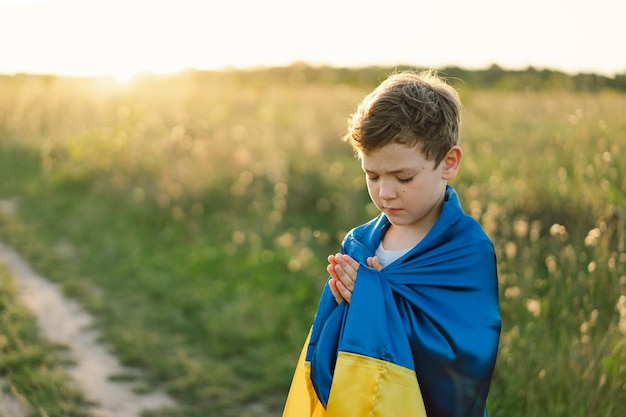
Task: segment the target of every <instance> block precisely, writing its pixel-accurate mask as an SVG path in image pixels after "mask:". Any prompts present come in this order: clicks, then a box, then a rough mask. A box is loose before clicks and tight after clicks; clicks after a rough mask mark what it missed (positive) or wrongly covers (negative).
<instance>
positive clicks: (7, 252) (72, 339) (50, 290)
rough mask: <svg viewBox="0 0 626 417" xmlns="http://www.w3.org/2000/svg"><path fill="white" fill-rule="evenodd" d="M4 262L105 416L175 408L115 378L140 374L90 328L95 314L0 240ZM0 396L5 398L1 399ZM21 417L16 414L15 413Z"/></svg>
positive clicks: (133, 415)
mask: <svg viewBox="0 0 626 417" xmlns="http://www.w3.org/2000/svg"><path fill="white" fill-rule="evenodd" d="M0 262H2V263H4V264H6V265H7V266H8V268H9V270H10V271H11V273H12V274H13V277H14V279H15V281H16V285H17V286H18V289H19V294H20V298H21V301H22V302H23V303H24V304H25V305H26V306H27V307H28V308H29V309H30V310H31V311H32V312H33V314H34V315H35V316H36V318H37V322H38V324H39V327H40V329H41V332H42V334H43V335H44V336H45V337H46V338H48V339H49V340H51V341H54V342H58V343H61V344H64V345H67V346H68V348H69V352H70V357H71V359H72V360H73V361H75V363H76V365H75V366H72V367H70V368H69V369H68V372H69V374H70V375H71V376H72V378H74V380H75V381H76V383H77V386H79V387H81V388H82V390H83V392H84V394H85V396H86V397H87V398H88V399H89V400H90V401H93V402H94V403H95V404H96V405H95V406H94V407H93V410H92V411H93V413H94V414H95V415H97V416H101V417H139V415H140V413H141V410H144V409H157V408H162V407H168V406H173V405H174V401H173V400H172V399H171V398H170V397H168V396H167V395H166V394H165V393H163V392H155V393H149V394H136V393H135V392H134V391H133V389H134V388H135V386H134V384H133V383H132V382H117V381H116V382H113V381H111V380H110V379H109V378H110V376H111V375H120V374H131V375H132V374H136V373H137V371H136V370H132V369H127V368H124V367H122V366H121V365H120V363H119V362H118V360H117V359H116V358H115V357H114V356H112V355H111V354H110V353H109V352H108V351H107V350H106V349H105V347H104V346H102V345H101V344H99V343H98V342H97V339H98V335H97V333H96V332H95V331H94V330H93V329H91V327H92V326H91V325H92V323H93V318H92V317H91V316H90V315H89V314H87V313H86V312H85V311H84V310H83V309H82V308H81V306H80V305H79V304H78V303H77V302H75V301H73V300H70V299H67V298H65V297H64V296H63V294H62V292H61V291H60V289H59V287H58V286H57V285H55V284H53V283H51V282H50V281H48V280H47V279H45V278H44V277H42V276H41V275H39V274H37V273H36V272H35V271H33V269H32V268H31V267H30V266H29V265H28V263H27V262H26V261H25V260H24V259H22V258H21V257H20V256H19V254H18V253H17V252H15V251H14V250H13V249H11V248H10V247H8V246H7V245H5V244H3V243H2V242H0ZM0 399H1V398H0ZM3 402H4V401H3ZM15 417H18V416H15Z"/></svg>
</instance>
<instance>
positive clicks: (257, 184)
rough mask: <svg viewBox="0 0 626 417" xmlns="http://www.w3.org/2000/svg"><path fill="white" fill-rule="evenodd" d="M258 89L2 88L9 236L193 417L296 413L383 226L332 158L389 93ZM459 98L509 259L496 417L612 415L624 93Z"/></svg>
mask: <svg viewBox="0 0 626 417" xmlns="http://www.w3.org/2000/svg"><path fill="white" fill-rule="evenodd" d="M258 77H259V78H255V77H254V74H248V76H247V78H246V79H241V78H238V77H236V76H235V75H233V74H211V73H207V74H202V73H186V74H181V75H179V76H177V77H171V78H168V79H159V78H151V79H144V80H140V81H139V82H136V83H135V84H130V85H126V86H120V85H115V84H105V83H106V82H105V81H101V80H76V79H63V78H46V77H32V78H26V79H21V78H19V77H13V78H5V79H2V80H0V83H1V84H2V89H3V96H2V98H0V178H2V179H3V181H2V182H0V198H2V199H5V200H7V199H11V201H14V202H15V203H16V205H17V210H16V211H15V212H14V213H12V214H10V213H5V214H3V215H1V216H0V236H1V237H2V239H4V240H6V241H8V242H10V243H11V244H12V245H13V246H15V247H16V248H18V249H19V250H20V252H21V253H22V254H23V255H24V256H26V257H27V258H28V259H29V260H30V261H31V262H32V263H33V264H34V265H35V266H36V267H37V268H38V269H39V270H40V271H42V272H43V273H45V274H46V275H47V276H49V277H50V278H51V279H53V280H55V281H57V282H60V283H61V284H62V285H63V287H64V289H65V291H66V293H67V294H69V295H70V296H73V297H76V298H78V299H80V300H81V302H82V303H83V305H85V306H86V308H87V309H88V310H90V312H92V313H93V314H95V316H96V317H97V318H98V325H99V327H100V329H101V330H102V334H103V337H104V338H105V339H106V340H107V342H109V343H110V344H111V345H112V346H113V347H114V349H115V352H116V353H117V354H118V355H119V357H120V358H121V359H122V361H123V362H124V363H125V364H128V365H133V366H139V367H141V368H142V369H144V370H145V371H146V375H147V379H148V381H146V382H147V384H148V385H150V384H155V385H156V384H164V385H165V386H166V388H167V390H168V392H169V393H170V394H172V395H173V396H175V397H176V398H177V399H178V400H179V402H180V404H181V407H180V410H179V414H177V415H180V416H212V415H215V416H226V417H228V416H257V415H259V416H260V415H263V414H265V415H280V411H281V407H282V401H283V399H284V396H285V394H286V391H287V389H288V386H289V383H290V381H291V376H292V372H293V367H294V365H295V360H296V358H297V354H298V353H299V349H300V347H301V344H302V342H303V339H304V337H305V335H306V332H307V330H308V326H310V324H311V321H312V315H313V314H314V311H315V308H316V303H317V299H318V296H319V292H320V290H321V288H322V286H323V284H324V281H325V279H326V276H325V272H324V271H325V262H324V259H325V257H326V255H327V254H328V253H331V252H334V251H336V250H337V248H338V242H339V240H340V239H341V237H342V236H343V234H344V233H345V231H346V230H347V229H349V228H351V227H352V226H354V225H356V224H359V223H361V222H363V221H365V220H367V219H368V218H369V217H371V216H372V215H373V214H374V211H373V210H372V206H371V204H369V201H368V197H367V194H366V192H365V188H364V184H363V179H362V174H361V173H360V172H359V171H360V170H359V166H358V162H357V161H355V160H354V158H353V156H352V152H351V150H350V149H349V147H348V146H347V145H345V144H343V143H341V142H340V141H339V140H338V137H339V136H340V135H341V133H342V132H343V129H344V127H345V120H346V118H347V116H348V114H349V113H350V112H351V111H353V109H354V106H355V105H356V103H357V102H358V100H360V98H361V97H362V96H363V95H364V94H365V92H366V91H367V90H368V89H369V88H371V87H372V86H373V84H372V85H370V84H367V85H366V84H362V85H352V86H347V85H340V84H322V83H320V84H307V83H306V82H304V83H303V82H298V83H293V82H290V81H289V80H290V79H291V80H293V79H296V78H297V77H291V78H289V77H286V81H285V82H277V81H273V82H271V83H266V82H263V79H262V78H260V77H261V75H259V76H258ZM370 81H371V82H372V83H374V82H376V79H372V80H370ZM460 91H461V95H462V99H463V101H464V104H465V108H466V112H465V114H464V126H463V133H462V135H463V140H462V141H463V143H462V145H463V148H464V150H465V157H464V158H465V159H464V161H463V166H462V170H461V174H460V177H459V178H458V179H456V180H455V181H454V182H453V185H454V186H455V187H456V188H457V190H458V191H459V194H460V196H461V198H462V202H463V205H464V207H465V208H466V210H467V211H468V212H469V213H471V214H472V215H473V216H474V217H475V218H477V219H478V220H479V221H480V222H481V224H482V225H483V227H484V228H485V229H486V230H487V232H488V233H489V234H490V236H491V237H492V239H493V241H494V244H495V246H496V250H497V252H498V257H499V272H500V291H501V299H502V316H503V335H502V343H501V346H500V353H499V361H498V365H497V369H496V375H495V378H494V382H493V386H492V391H491V394H490V398H489V411H490V415H492V416H534V415H537V416H539V415H546V414H549V415H554V416H565V415H567V416H583V415H584V416H598V417H599V416H603V417H606V416H618V415H620V414H619V413H620V410H619V408H618V407H617V404H622V403H626V366H625V365H624V363H626V346H625V342H624V340H625V338H626V334H625V332H626V330H624V328H623V327H624V326H623V325H622V327H620V323H622V322H626V311H624V309H626V307H624V309H622V310H620V309H619V308H618V302H619V300H620V297H622V296H624V295H625V294H626V290H625V288H626V250H625V248H624V246H625V244H626V238H625V222H626V214H625V212H624V208H625V207H626V203H625V201H624V195H626V178H625V174H626V161H625V160H624V159H623V158H620V157H619V155H620V152H622V153H623V151H624V148H625V147H626V136H625V133H624V132H626V121H624V119H623V109H624V108H626V96H624V95H622V94H617V93H613V92H610V91H604V92H599V93H593V94H592V93H572V92H567V91H543V92H533V91H532V90H527V91H524V92H502V91H495V90H469V89H464V88H463V87H462V86H461V87H460ZM27 110H28V111H27ZM5 373H6V372H4V371H3V372H1V373H0V374H5ZM259 404H262V405H263V407H261V409H263V410H265V411H264V412H261V411H259V409H260V408H259Z"/></svg>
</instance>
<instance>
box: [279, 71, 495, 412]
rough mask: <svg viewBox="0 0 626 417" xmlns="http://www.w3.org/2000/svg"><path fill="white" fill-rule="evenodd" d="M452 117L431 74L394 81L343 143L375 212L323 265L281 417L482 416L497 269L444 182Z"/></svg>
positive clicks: (452, 140) (453, 98)
mask: <svg viewBox="0 0 626 417" xmlns="http://www.w3.org/2000/svg"><path fill="white" fill-rule="evenodd" d="M460 112H461V103H460V99H459V97H458V94H457V93H456V91H455V90H454V89H453V88H452V87H450V86H449V85H448V84H446V83H445V82H444V81H443V80H442V79H440V78H439V77H438V76H437V75H436V74H434V73H433V72H423V73H420V74H417V73H413V72H403V73H398V74H394V75H392V76H390V77H389V78H388V79H387V80H385V81H384V82H383V83H382V84H381V85H380V86H379V87H378V88H376V89H375V90H374V91H373V92H372V93H370V94H369V95H368V96H367V97H365V99H364V100H363V101H362V102H361V104H360V105H359V107H358V109H357V111H356V113H355V114H354V115H353V117H352V119H351V122H350V124H349V130H348V133H347V134H346V136H345V138H344V139H345V140H346V141H348V142H349V143H350V144H351V145H352V146H353V148H354V150H355V152H356V154H357V156H358V157H359V159H360V160H361V165H362V168H363V171H364V172H365V175H366V182H367V188H368V191H369V194H370V197H371V199H372V201H373V202H374V204H375V205H376V207H378V209H379V210H380V211H381V214H380V215H379V216H377V217H376V218H375V219H373V220H371V221H370V222H368V223H366V224H364V225H361V226H359V227H356V228H355V229H353V230H352V231H351V232H350V233H348V235H347V236H346V237H345V239H344V241H343V243H342V251H341V253H337V254H335V255H331V256H329V257H328V262H329V265H328V268H327V269H328V272H329V273H330V279H329V281H328V285H327V286H326V287H325V289H324V292H323V294H322V297H321V299H320V303H319V306H318V310H317V314H316V316H315V320H314V322H313V326H312V328H311V332H310V334H309V338H308V339H307V342H306V343H305V346H304V349H303V352H302V355H301V358H300V360H299V363H298V367H297V368H296V374H295V375H294V381H293V383H292V387H291V389H290V392H289V397H288V399H287V403H286V405H285V411H284V414H283V416H284V417H296V416H297V417H302V416H326V417H352V416H354V417H357V416H381V417H382V416H385V417H390V416H399V417H415V416H428V417H435V416H459V417H460V416H463V417H474V416H476V417H480V416H484V415H486V407H485V401H486V398H487V393H488V391H489V384H490V381H491V376H492V372H493V368H494V365H495V360H496V353H497V348H498V340H499V336H500V314H499V304H498V288H497V271H496V258H495V253H494V249H493V245H492V243H491V241H490V240H489V238H488V237H487V236H486V234H485V233H484V232H483V230H482V228H481V227H480V225H479V224H478V223H477V222H476V221H475V220H474V219H473V218H471V217H470V216H467V215H465V214H464V213H463V211H462V209H461V207H460V204H459V201H458V197H457V195H456V192H455V191H454V189H453V188H452V187H451V186H450V185H448V184H447V181H448V180H451V179H453V178H454V177H455V176H456V174H457V172H458V170H459V166H460V163H461V158H462V156H463V153H462V150H461V148H460V147H459V145H458V143H459V127H460Z"/></svg>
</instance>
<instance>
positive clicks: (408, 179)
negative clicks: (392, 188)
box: [398, 177, 414, 184]
mask: <svg viewBox="0 0 626 417" xmlns="http://www.w3.org/2000/svg"><path fill="white" fill-rule="evenodd" d="M413 178H414V177H409V178H398V181H399V182H400V183H402V184H407V183H409V182H411V181H413Z"/></svg>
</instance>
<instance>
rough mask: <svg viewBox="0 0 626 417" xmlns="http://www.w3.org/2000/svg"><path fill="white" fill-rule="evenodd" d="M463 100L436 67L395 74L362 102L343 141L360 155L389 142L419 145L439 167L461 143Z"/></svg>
mask: <svg viewBox="0 0 626 417" xmlns="http://www.w3.org/2000/svg"><path fill="white" fill-rule="evenodd" d="M460 125H461V100H460V98H459V95H458V93H457V92H456V90H455V89H454V88H452V87H451V86H450V85H449V84H447V83H446V81H445V80H444V79H442V78H441V77H439V76H438V75H437V74H436V73H435V72H434V71H423V72H420V73H417V72H413V71H403V72H399V73H395V74H392V75H391V76H389V78H387V79H386V80H385V81H383V82H382V83H381V84H380V85H379V86H378V87H377V88H376V89H375V90H374V91H372V92H371V93H370V94H368V95H367V96H366V97H365V98H364V99H363V101H362V102H361V103H360V104H359V106H358V108H357V111H356V112H355V113H354V114H353V115H352V117H351V118H350V120H349V122H348V132H347V133H346V134H345V135H344V137H343V140H344V141H346V142H349V143H350V144H351V145H352V147H353V149H354V150H355V152H356V153H357V155H361V154H368V153H369V152H371V151H374V150H377V149H379V148H381V147H383V146H385V145H387V144H390V143H400V144H404V145H406V146H411V147H412V146H417V145H419V146H420V149H421V151H422V152H423V153H424V156H425V157H426V159H428V160H434V161H435V164H436V165H439V163H440V162H441V161H442V160H443V158H444V157H445V155H446V154H447V152H448V151H449V150H450V149H451V148H452V147H453V146H455V145H458V143H459V130H460Z"/></svg>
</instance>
